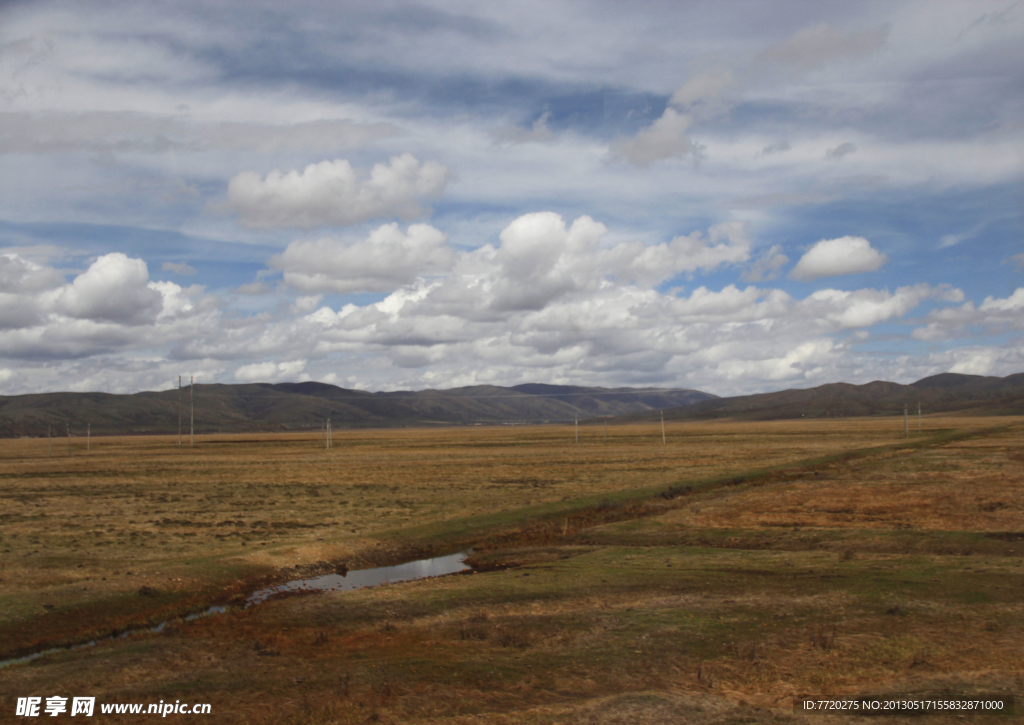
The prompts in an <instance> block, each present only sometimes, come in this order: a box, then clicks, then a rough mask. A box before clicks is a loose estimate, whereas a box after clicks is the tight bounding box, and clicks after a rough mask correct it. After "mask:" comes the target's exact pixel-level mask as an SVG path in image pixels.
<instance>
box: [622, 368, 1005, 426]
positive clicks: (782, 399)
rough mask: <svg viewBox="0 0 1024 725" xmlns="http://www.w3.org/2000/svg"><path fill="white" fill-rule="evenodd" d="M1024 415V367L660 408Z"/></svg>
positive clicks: (692, 414) (724, 413)
mask: <svg viewBox="0 0 1024 725" xmlns="http://www.w3.org/2000/svg"><path fill="white" fill-rule="evenodd" d="M918 403H920V405H921V410H922V411H923V412H924V413H926V414H927V413H952V412H957V413H963V414H967V415H1024V373H1017V374H1015V375H1009V376H1007V377H1005V378H998V377H985V376H981V375H961V374H958V373H942V374H940V375H933V376H931V377H927V378H924V379H922V380H918V381H917V382H916V383H911V384H910V385H901V384H899V383H889V382H884V381H880V380H876V381H874V382H872V383H866V384H864V385H851V384H849V383H829V384H827V385H820V386H818V387H816V388H808V389H801V390H782V391H779V392H775V393H760V394H757V395H742V396H738V397H733V398H713V399H708V400H703V401H700V402H697V403H694V404H693V405H689V406H686V407H680V408H673V409H667V410H664V411H662V412H663V413H664V416H665V420H705V419H714V418H737V419H741V420H779V419H787V418H802V417H804V418H829V417H839V416H841V417H849V416H871V415H901V414H902V413H903V406H904V405H906V406H908V409H909V411H910V412H911V413H915V414H916V413H917V406H918ZM660 415H661V413H660V412H659V413H658V414H657V415H652V414H648V413H639V414H630V415H627V416H625V419H626V420H636V421H641V420H656V419H658V418H659V417H660Z"/></svg>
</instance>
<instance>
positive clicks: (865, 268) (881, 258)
mask: <svg viewBox="0 0 1024 725" xmlns="http://www.w3.org/2000/svg"><path fill="white" fill-rule="evenodd" d="M887 259H888V257H887V256H886V255H885V254H883V253H882V252H879V251H878V250H877V249H875V248H874V247H872V246H871V242H869V241H868V240H867V239H865V238H864V237H840V238H838V239H823V240H821V241H820V242H818V243H817V244H815V245H814V246H813V247H811V248H810V249H809V250H807V252H806V253H805V254H804V256H802V257H801V258H800V261H799V262H797V263H796V267H794V268H793V271H792V272H790V273H789V276H790V277H792V278H793V279H798V280H801V281H803V282H810V281H812V280H815V279H818V278H819V277H835V276H838V275H841V274H856V273H858V272H874V271H875V270H876V269H879V268H881V266H882V265H883V264H885V262H886V260H887Z"/></svg>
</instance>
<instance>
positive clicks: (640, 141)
mask: <svg viewBox="0 0 1024 725" xmlns="http://www.w3.org/2000/svg"><path fill="white" fill-rule="evenodd" d="M691 123H693V119H692V118H691V117H690V116H688V115H685V114H682V113H680V112H679V111H676V110H675V109H674V108H666V109H665V112H664V113H663V114H662V115H661V118H659V119H658V120H657V121H655V122H654V123H653V124H652V125H651V126H650V127H648V128H646V129H644V130H643V131H641V132H640V133H638V134H637V135H636V136H634V137H633V138H631V139H626V140H619V141H617V142H615V143H614V144H612V147H611V157H612V158H613V159H618V158H622V159H625V160H627V161H629V162H630V163H631V164H633V165H634V166H641V167H645V166H650V165H651V164H653V163H654V162H655V161H660V160H661V159H670V158H683V157H686V156H690V155H692V156H694V157H697V156H699V148H698V147H697V146H696V145H695V144H694V143H693V141H691V140H690V139H689V137H687V135H686V129H688V128H689V127H690V124H691Z"/></svg>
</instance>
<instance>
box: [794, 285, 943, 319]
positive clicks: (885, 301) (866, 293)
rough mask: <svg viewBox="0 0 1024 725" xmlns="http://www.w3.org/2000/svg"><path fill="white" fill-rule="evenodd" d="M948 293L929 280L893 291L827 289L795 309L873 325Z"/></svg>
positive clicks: (808, 314) (803, 313) (813, 316)
mask: <svg viewBox="0 0 1024 725" xmlns="http://www.w3.org/2000/svg"><path fill="white" fill-rule="evenodd" d="M945 294H947V289H946V288H945V287H932V286H931V285H927V284H917V285H912V286H908V287H900V288H899V289H897V290H896V291H895V292H893V293H890V292H888V291H885V290H873V289H862V290H856V291H854V292H846V291H842V290H835V289H823V290H818V291H817V292H814V293H812V294H811V295H810V296H809V297H807V298H806V299H805V300H803V301H801V302H800V304H799V305H797V307H796V309H795V312H796V314H798V315H801V316H804V317H806V318H808V319H812V320H818V321H827V322H829V323H831V324H833V325H835V326H836V327H837V328H839V329H849V328H858V327H871V326H872V325H877V324H878V323H880V322H885V321H887V320H891V319H893V318H894V317H902V316H903V315H905V314H906V313H907V312H909V311H910V310H912V309H913V308H915V307H917V306H918V305H919V304H921V302H922V301H924V300H926V299H929V298H935V297H939V298H941V297H942V296H943V295H945Z"/></svg>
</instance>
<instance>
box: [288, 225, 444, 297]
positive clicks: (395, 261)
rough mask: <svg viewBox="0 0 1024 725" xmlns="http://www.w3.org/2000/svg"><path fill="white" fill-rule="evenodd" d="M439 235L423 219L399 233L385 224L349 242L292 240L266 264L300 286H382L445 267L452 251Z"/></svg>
mask: <svg viewBox="0 0 1024 725" xmlns="http://www.w3.org/2000/svg"><path fill="white" fill-rule="evenodd" d="M445 239H446V237H445V235H444V234H443V233H442V232H440V231H438V230H437V229H435V228H434V227H432V226H430V225H428V224H413V225H411V226H410V227H409V228H408V231H407V232H405V233H403V232H402V231H401V229H399V227H398V224H394V223H392V224H385V225H383V226H381V227H378V228H377V229H376V230H374V231H373V232H371V234H370V235H369V237H367V238H366V239H364V240H361V241H357V242H353V243H345V242H343V241H341V240H338V239H332V238H329V237H324V238H321V239H316V240H309V241H295V242H292V243H291V244H289V245H288V247H287V249H285V250H284V252H282V253H281V254H280V255H278V256H276V257H274V258H272V259H271V260H270V265H271V267H273V268H274V269H280V270H283V272H284V281H285V283H286V284H288V285H290V286H292V287H295V288H296V289H300V290H302V291H304V292H386V291H391V290H393V289H395V288H396V287H401V286H403V285H407V284H411V283H412V282H413V281H414V280H415V279H416V278H417V277H419V276H423V275H432V274H438V273H440V272H445V271H447V270H448V269H450V268H451V266H452V263H453V261H454V254H453V252H452V250H451V248H450V247H448V246H447V245H446V244H445Z"/></svg>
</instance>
